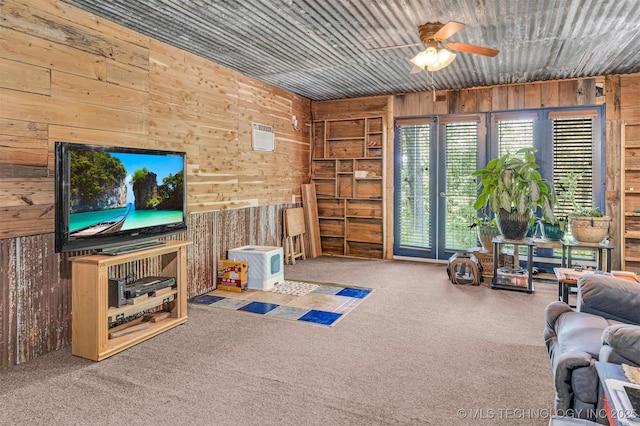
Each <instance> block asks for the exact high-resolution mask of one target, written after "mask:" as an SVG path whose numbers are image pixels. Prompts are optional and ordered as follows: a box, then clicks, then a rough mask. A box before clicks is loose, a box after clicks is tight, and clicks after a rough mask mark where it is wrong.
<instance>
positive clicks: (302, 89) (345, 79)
mask: <svg viewBox="0 0 640 426" xmlns="http://www.w3.org/2000/svg"><path fill="white" fill-rule="evenodd" d="M65 2H66V3H69V4H72V5H75V6H77V7H80V8H82V9H84V10H87V11H89V12H92V13H94V14H96V15H98V16H101V17H104V18H107V19H109V20H111V21H114V22H117V23H119V24H122V25H124V26H126V27H128V28H131V29H134V30H136V31H138V32H140V33H142V34H145V35H147V36H150V37H152V38H155V39H157V40H160V41H163V42H166V43H168V44H170V45H173V46H176V47H179V48H181V49H184V50H186V51H189V52H192V53H194V54H197V55H199V56H202V57H204V58H207V59H209V60H211V61H214V62H216V63H219V64H222V65H225V66H227V67H229V68H232V69H235V70H237V71H239V72H241V73H242V74H245V75H247V76H250V77H253V78H256V79H258V80H261V81H264V82H266V83H269V84H272V85H274V86H276V87H280V88H282V89H285V90H287V91H289V92H293V93H296V94H299V95H301V96H305V97H307V98H309V99H312V100H327V99H341V98H351V97H358V96H372V95H384V94H396V93H408V92H416V91H424V90H432V89H460V88H466V87H477V86H490V85H496V84H508V83H520V82H527V81H542V80H557V79H566V78H576V77H586V76H596V75H610V74H626V73H633V72H640V55H638V52H639V51H640V1H637V0H616V1H612V0H497V1H491V0H421V1H419V0H375V1H374V0H325V1H322V0H319V1H312V0H272V1H268V0H246V1H232V0H65ZM448 21H458V22H462V23H464V24H466V26H465V27H464V28H463V29H462V30H460V31H459V32H457V33H456V34H454V35H453V36H452V37H451V38H449V39H448V40H447V41H456V42H461V43H468V44H475V45H480V46H486V47H492V48H496V49H499V50H500V54H498V56H496V57H494V58H489V57H484V56H479V55H473V54H469V53H458V55H457V58H456V59H455V61H454V62H453V63H452V64H451V65H449V66H448V67H447V68H445V69H443V70H440V71H435V72H426V71H424V72H420V73H417V74H410V73H409V71H410V69H411V63H410V62H409V59H410V58H412V57H413V56H414V55H415V54H416V53H417V52H418V51H420V50H421V49H424V45H422V43H421V42H420V38H419V35H418V30H417V28H418V26H419V25H421V24H423V23H425V22H442V23H446V22H448ZM414 43H418V45H416V46H411V47H404V48H397V49H389V50H375V49H378V48H381V47H387V46H397V45H407V44H414Z"/></svg>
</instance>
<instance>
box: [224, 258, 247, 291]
mask: <svg viewBox="0 0 640 426" xmlns="http://www.w3.org/2000/svg"><path fill="white" fill-rule="evenodd" d="M248 272H249V263H248V262H244V261H239V260H221V261H220V265H219V266H218V289H220V290H227V291H237V292H241V291H242V290H246V288H247V283H248V282H249V275H248Z"/></svg>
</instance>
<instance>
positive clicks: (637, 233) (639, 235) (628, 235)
mask: <svg viewBox="0 0 640 426" xmlns="http://www.w3.org/2000/svg"><path fill="white" fill-rule="evenodd" d="M624 237H625V238H640V231H627V232H625V233H624Z"/></svg>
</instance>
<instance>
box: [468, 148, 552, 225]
mask: <svg viewBox="0 0 640 426" xmlns="http://www.w3.org/2000/svg"><path fill="white" fill-rule="evenodd" d="M535 152H536V149H535V148H522V149H519V150H518V151H517V152H516V153H515V155H512V154H511V153H506V154H505V155H503V156H501V157H497V158H493V159H492V160H490V161H489V163H487V166H486V167H485V168H484V169H478V170H476V171H475V172H474V173H473V175H474V176H478V177H479V178H480V181H479V182H478V185H479V189H480V192H479V195H478V198H477V199H476V201H475V203H474V205H473V207H474V208H475V209H476V210H481V209H483V208H486V207H487V206H488V207H490V208H491V210H492V211H493V212H494V213H496V214H497V213H498V211H499V210H500V209H503V210H506V211H507V212H512V211H516V212H517V213H518V214H521V215H524V214H527V212H531V213H532V212H534V211H535V210H536V208H537V207H540V209H541V211H542V215H543V217H545V218H548V219H549V220H554V221H555V214H554V213H553V205H554V204H555V201H556V200H555V192H554V191H553V190H552V184H551V183H550V182H549V181H547V180H546V179H543V178H542V175H540V172H539V171H538V169H539V165H538V164H537V162H536V158H535Z"/></svg>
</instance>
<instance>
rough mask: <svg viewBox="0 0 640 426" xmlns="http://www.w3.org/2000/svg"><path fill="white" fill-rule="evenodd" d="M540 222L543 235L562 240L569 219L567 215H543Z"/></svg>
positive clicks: (547, 237) (553, 239)
mask: <svg viewBox="0 0 640 426" xmlns="http://www.w3.org/2000/svg"><path fill="white" fill-rule="evenodd" d="M538 223H539V224H540V231H541V232H542V237H543V238H544V239H547V240H551V241H558V240H561V239H563V238H564V236H565V234H566V232H567V227H568V219H567V217H566V216H562V217H556V218H546V217H543V218H541V219H540V220H539V221H538Z"/></svg>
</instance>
